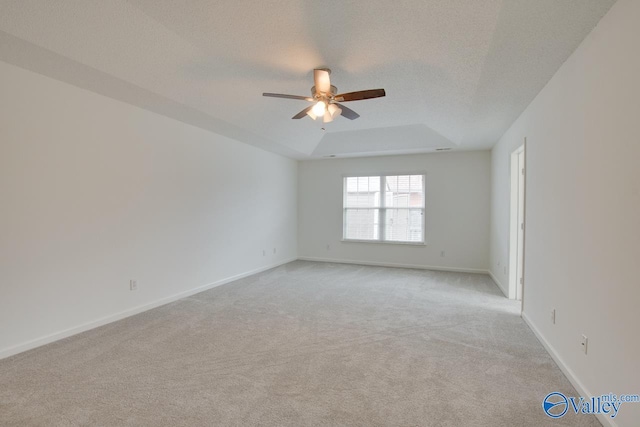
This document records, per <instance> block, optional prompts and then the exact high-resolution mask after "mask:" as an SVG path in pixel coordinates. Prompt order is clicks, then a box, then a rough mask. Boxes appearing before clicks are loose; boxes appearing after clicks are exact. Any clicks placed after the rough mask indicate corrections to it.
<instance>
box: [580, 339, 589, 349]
mask: <svg viewBox="0 0 640 427" xmlns="http://www.w3.org/2000/svg"><path fill="white" fill-rule="evenodd" d="M588 344H589V338H587V336H586V335H584V334H583V335H582V337H581V339H580V345H581V346H582V351H583V352H584V354H587V347H588Z"/></svg>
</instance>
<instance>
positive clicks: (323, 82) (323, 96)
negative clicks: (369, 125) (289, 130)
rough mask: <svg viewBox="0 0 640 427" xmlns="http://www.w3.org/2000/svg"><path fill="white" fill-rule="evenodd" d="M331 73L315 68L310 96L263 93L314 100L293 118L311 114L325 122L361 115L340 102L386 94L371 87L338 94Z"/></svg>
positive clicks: (353, 118) (327, 70)
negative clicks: (340, 117)
mask: <svg viewBox="0 0 640 427" xmlns="http://www.w3.org/2000/svg"><path fill="white" fill-rule="evenodd" d="M330 74H331V70H330V69H328V68H316V69H315V70H313V81H314V86H312V87H311V96H310V97H309V96H299V95H285V94H281V93H267V92H265V93H263V94H262V95H263V96H269V97H273V98H287V99H297V100H302V101H308V102H313V103H314V104H313V105H311V106H309V107H307V108H305V109H304V110H302V111H300V112H299V113H298V114H296V115H295V116H293V117H292V119H301V118H303V117H304V116H309V117H311V118H312V119H313V120H316V119H317V118H318V117H322V121H323V122H324V123H328V122H331V121H333V119H334V118H336V117H337V116H340V115H342V116H343V117H346V118H347V119H349V120H355V119H357V118H358V117H360V115H359V114H358V113H356V112H355V111H353V110H351V109H350V108H347V107H345V106H344V105H342V104H340V102H349V101H361V100H363V99H371V98H380V97H383V96H385V95H386V93H385V91H384V89H369V90H360V91H356V92H347V93H340V94H338V93H337V92H338V88H337V87H335V86H333V85H332V84H331V79H330V77H329V75H330Z"/></svg>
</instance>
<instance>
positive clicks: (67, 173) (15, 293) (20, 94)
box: [0, 62, 297, 357]
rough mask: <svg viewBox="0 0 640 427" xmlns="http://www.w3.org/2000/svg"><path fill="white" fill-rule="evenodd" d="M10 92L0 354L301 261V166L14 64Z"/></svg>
mask: <svg viewBox="0 0 640 427" xmlns="http://www.w3.org/2000/svg"><path fill="white" fill-rule="evenodd" d="M0 89H1V92H0V203H1V204H2V208H1V209H0V357H2V356H8V355H10V354H12V353H15V352H18V351H21V350H24V349H26V348H29V347H32V346H35V345H38V344H42V343H45V342H47V341H50V340H53V339H56V338H60V337H62V336H65V335H68V334H71V333H73V332H77V331H79V330H82V329H85V328H88V327H90V326H95V325H97V324H100V323H103V322H106V321H108V320H113V319H115V318H118V317H121V316H124V315H126V314H130V313H132V312H135V311H137V310H140V309H142V308H145V307H142V308H141V307H140V306H145V305H146V304H150V303H151V304H153V303H154V302H156V301H158V300H161V299H163V298H167V297H171V296H173V295H176V294H180V293H188V292H190V291H193V290H194V289H196V288H198V287H201V286H204V285H207V284H211V283H217V282H220V281H224V280H226V279H228V278H230V277H234V276H237V275H242V274H245V273H248V272H251V271H255V270H259V269H263V268H266V267H268V266H273V265H276V264H279V263H283V262H285V261H287V260H290V259H293V258H295V257H296V251H297V249H296V243H297V242H296V229H297V225H296V221H297V207H296V206H297V201H296V194H297V192H296V187H297V163H296V162H295V161H294V160H290V159H286V158H284V157H280V156H277V155H274V154H271V153H268V152H265V151H262V150H259V149H257V148H254V147H251V146H248V145H245V144H242V143H239V142H235V141H233V140H230V139H227V138H224V137H221V136H218V135H215V134H213V133H210V132H207V131H204V130H202V129H199V128H195V127H192V126H190V125H186V124H183V123H181V122H178V121H175V120H172V119H168V118H166V117H163V116H160V115H157V114H155V113H151V112H149V111H145V110H142V109H139V108H137V107H133V106H130V105H128V104H124V103H121V102H118V101H115V100H112V99H109V98H105V97H103V96H101V95H97V94H95V93H92V92H88V91H85V90H82V89H79V88H77V87H74V86H70V85H67V84H65V83H61V82H59V81H56V80H52V79H50V78H47V77H44V76H41V75H38V74H34V73H32V72H29V71H25V70H22V69H19V68H16V67H14V66H11V65H8V64H6V63H3V62H0ZM273 248H276V249H277V253H276V254H275V255H274V254H273ZM263 249H265V250H266V251H267V255H266V256H263V252H262V251H263ZM131 278H135V279H137V280H138V287H139V289H138V290H137V291H134V292H132V291H129V279H131ZM146 308H148V306H147V307H146Z"/></svg>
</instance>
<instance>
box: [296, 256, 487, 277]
mask: <svg viewBox="0 0 640 427" xmlns="http://www.w3.org/2000/svg"><path fill="white" fill-rule="evenodd" d="M298 259H299V260H302V261H317V262H334V263H338V264H354V265H371V266H375V267H395V268H414V269H419V270H436V271H452V272H457V273H478V274H489V271H488V270H482V269H478V268H458V267H442V266H435V265H416V264H397V263H393V262H377V261H358V260H352V259H331V258H317V257H298Z"/></svg>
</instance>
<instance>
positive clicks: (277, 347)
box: [0, 261, 599, 427]
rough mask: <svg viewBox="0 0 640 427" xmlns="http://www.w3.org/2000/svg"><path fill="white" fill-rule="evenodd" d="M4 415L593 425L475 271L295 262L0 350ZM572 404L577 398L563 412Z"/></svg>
mask: <svg viewBox="0 0 640 427" xmlns="http://www.w3.org/2000/svg"><path fill="white" fill-rule="evenodd" d="M0 385H1V386H0V424H1V425H3V426H31V425H37V426H77V425H103V426H118V425H129V426H187V425H189V426H192V425H193V426H205V425H225V426H245V425H273V426H276V425H277V426H308V425H317V426H329V425H350V426H456V427H458V426H492V427H494V426H509V427H512V426H546V425H550V426H569V425H575V426H577V425H580V426H598V425H599V423H598V421H597V420H596V419H595V418H594V417H592V416H585V415H575V414H572V413H568V414H567V415H565V417H563V418H562V419H559V420H552V419H550V418H548V417H547V416H546V415H545V414H544V413H543V411H542V408H541V402H542V399H543V398H544V396H545V395H546V394H548V393H550V392H552V391H560V392H564V393H566V394H569V395H576V392H575V390H574V389H573V388H572V387H571V385H570V384H569V382H568V381H567V379H566V378H565V377H564V376H563V374H562V373H561V372H560V370H559V369H558V367H557V366H556V365H555V364H554V362H553V361H552V360H551V358H550V357H549V355H548V354H547V353H546V352H545V350H544V349H543V347H542V346H541V345H540V344H539V343H538V341H537V340H536V338H535V337H534V335H533V334H532V333H531V331H530V330H529V329H528V328H527V326H526V325H525V324H524V323H523V321H522V319H521V318H520V317H519V303H516V302H513V301H509V300H507V299H505V298H504V297H503V296H502V294H501V293H500V291H499V290H498V288H497V287H496V286H495V285H494V284H493V282H492V281H491V279H490V278H489V277H487V276H484V275H476V274H461V273H445V272H432V271H421V270H405V269H390V268H381V267H380V268H378V267H364V266H353V265H338V264H324V263H312V262H303V261H296V262H293V263H290V264H287V265H285V266H282V267H279V268H276V269H273V270H270V271H267V272H265V273H261V274H258V275H255V276H252V277H249V278H246V279H243V280H239V281H236V282H233V283H230V284H228V285H225V286H221V287H218V288H215V289H212V290H209V291H206V292H203V293H200V294H198V295H195V296H192V297H189V298H185V299H183V300H180V301H177V302H175V303H172V304H169V305H166V306H163V307H159V308H157V309H154V310H151V311H148V312H145V313H142V314H140V315H137V316H134V317H130V318H128V319H125V320H122V321H119V322H116V323H112V324H110V325H106V326H103V327H101V328H98V329H94V330H92V331H88V332H85V333H83V334H80V335H77V336H75V337H71V338H68V339H65V340H62V341H59V342H56V343H53V344H49V345H47V346H44V347H40V348H38V349H35V350H32V351H29V352H25V353H22V354H19V355H16V356H13V357H11V358H8V359H5V360H2V361H0ZM570 412H571V411H570Z"/></svg>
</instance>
